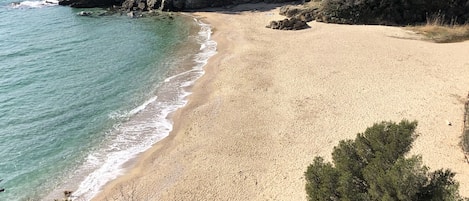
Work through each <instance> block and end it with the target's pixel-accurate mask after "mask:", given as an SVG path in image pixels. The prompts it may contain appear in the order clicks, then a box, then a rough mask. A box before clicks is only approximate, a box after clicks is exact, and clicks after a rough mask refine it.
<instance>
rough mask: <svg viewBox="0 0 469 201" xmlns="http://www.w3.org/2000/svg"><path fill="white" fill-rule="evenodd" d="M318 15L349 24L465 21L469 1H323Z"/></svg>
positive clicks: (322, 18) (468, 11) (468, 17)
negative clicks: (437, 19)
mask: <svg viewBox="0 0 469 201" xmlns="http://www.w3.org/2000/svg"><path fill="white" fill-rule="evenodd" d="M322 5H323V6H322V11H321V12H320V16H319V17H318V18H319V19H321V20H322V21H326V22H332V23H347V24H384V25H409V24H419V23H425V22H426V21H427V19H429V18H434V17H435V16H438V17H440V18H441V19H442V20H443V21H446V22H448V23H449V22H452V23H458V24H464V23H465V22H467V21H468V19H469V0H324V1H323V3H322Z"/></svg>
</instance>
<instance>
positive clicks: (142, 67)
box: [0, 0, 215, 200]
mask: <svg viewBox="0 0 469 201" xmlns="http://www.w3.org/2000/svg"><path fill="white" fill-rule="evenodd" d="M80 11H81V10H78V9H72V8H69V7H62V6H57V5H55V4H50V3H45V2H40V1H24V2H20V3H14V4H13V3H12V2H11V1H8V0H7V1H5V0H0V19H1V20H0V61H1V64H0V155H1V159H0V179H3V181H2V182H1V183H0V188H5V189H6V190H5V192H3V193H0V200H22V199H26V198H35V199H38V198H39V199H41V198H42V199H45V197H47V199H49V198H52V197H54V196H56V195H57V193H58V192H61V191H63V190H76V192H75V195H76V196H80V197H82V198H84V199H89V198H90V197H92V196H93V195H94V194H95V193H96V192H97V191H98V190H99V188H100V187H101V186H102V185H104V183H106V182H107V181H109V180H110V179H113V178H115V177H116V176H117V175H118V174H119V173H121V172H122V165H123V164H124V163H125V162H126V161H128V160H129V159H131V158H133V157H135V155H136V154H138V153H140V152H142V151H144V150H146V149H148V148H149V147H150V146H151V145H152V144H153V143H155V142H156V141H158V140H160V139H161V138H164V137H165V136H167V135H168V133H169V131H170V130H171V129H172V125H171V123H172V122H171V121H170V120H169V119H168V118H167V115H168V114H169V113H171V112H173V111H174V110H176V109H177V108H179V107H182V106H183V105H184V104H185V102H186V100H185V97H186V96H187V95H188V94H189V92H187V91H186V90H185V88H186V87H187V86H190V85H191V84H192V83H193V81H194V80H195V79H196V78H197V77H199V76H200V75H201V74H203V71H202V66H203V65H204V64H205V62H206V60H207V58H208V57H210V56H211V55H213V54H214V51H215V49H214V48H215V44H214V43H213V42H210V41H209V34H210V29H209V28H208V26H206V25H203V24H200V23H199V22H198V21H193V20H188V19H187V18H184V17H180V16H175V18H174V19H173V20H169V19H159V18H142V19H131V18H129V17H127V16H119V15H112V16H102V17H83V16H77V15H76V13H78V12H80ZM93 11H96V10H93ZM200 27H203V29H204V30H202V31H200V30H199V29H200ZM200 44H203V45H202V46H201V45H200ZM200 47H202V49H201V48H200Z"/></svg>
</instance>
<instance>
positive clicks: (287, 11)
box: [279, 5, 319, 22]
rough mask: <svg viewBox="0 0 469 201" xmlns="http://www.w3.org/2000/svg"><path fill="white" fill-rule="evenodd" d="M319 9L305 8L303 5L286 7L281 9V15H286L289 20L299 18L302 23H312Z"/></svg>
mask: <svg viewBox="0 0 469 201" xmlns="http://www.w3.org/2000/svg"><path fill="white" fill-rule="evenodd" d="M318 12H319V8H317V7H305V6H303V5H298V6H296V5H286V6H282V7H281V8H280V12H279V14H280V15H284V16H286V17H288V18H297V19H299V20H302V21H306V22H311V21H313V20H314V19H315V17H316V15H317V13H318Z"/></svg>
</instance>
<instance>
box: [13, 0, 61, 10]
mask: <svg viewBox="0 0 469 201" xmlns="http://www.w3.org/2000/svg"><path fill="white" fill-rule="evenodd" d="M56 5H59V1H58V0H45V1H22V2H17V3H12V4H11V7H13V8H43V7H48V6H56Z"/></svg>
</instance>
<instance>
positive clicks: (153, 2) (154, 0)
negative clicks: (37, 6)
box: [59, 0, 293, 11]
mask: <svg viewBox="0 0 469 201" xmlns="http://www.w3.org/2000/svg"><path fill="white" fill-rule="evenodd" d="M291 1H293V0H226V1H213V0H59V5H67V6H71V7H77V8H91V7H110V6H122V8H123V9H124V10H141V11H147V10H156V9H161V10H163V11H181V10H192V9H201V8H209V7H222V6H228V5H237V4H242V3H260V2H265V3H284V2H291Z"/></svg>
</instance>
